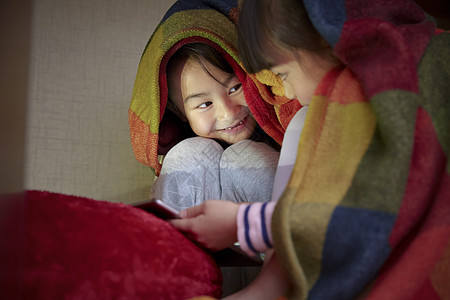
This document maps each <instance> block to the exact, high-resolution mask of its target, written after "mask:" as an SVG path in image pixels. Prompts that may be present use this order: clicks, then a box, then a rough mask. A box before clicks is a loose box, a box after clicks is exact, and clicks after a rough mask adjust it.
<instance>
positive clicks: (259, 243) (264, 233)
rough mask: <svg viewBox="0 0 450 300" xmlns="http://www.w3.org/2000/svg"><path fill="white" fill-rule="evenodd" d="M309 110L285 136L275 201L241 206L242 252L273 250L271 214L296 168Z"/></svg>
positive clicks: (304, 110) (300, 114) (298, 116)
mask: <svg viewBox="0 0 450 300" xmlns="http://www.w3.org/2000/svg"><path fill="white" fill-rule="evenodd" d="M307 111H308V107H306V106H305V107H302V108H301V109H300V110H299V111H298V112H297V113H296V114H295V116H294V117H293V118H292V120H291V122H290V123H289V125H288V128H287V129H286V133H285V135H284V140H283V146H282V148H281V153H280V159H279V161H278V167H277V172H276V175H275V179H274V187H273V193H272V201H271V202H266V203H261V202H258V203H251V204H241V205H240V207H239V210H238V215H237V220H236V222H237V228H238V232H237V236H238V242H239V244H240V247H241V249H242V250H243V251H244V252H246V253H247V254H249V255H250V256H252V255H255V254H258V253H259V252H264V251H265V250H268V249H270V248H272V247H273V239H272V214H273V211H274V209H275V205H276V203H277V202H278V199H279V197H280V196H281V194H282V193H283V191H284V189H285V188H286V185H287V183H288V181H289V177H290V176H291V173H292V169H293V168H294V164H295V158H296V156H297V149H298V143H299V140H300V134H301V132H302V130H303V125H304V123H305V119H306V114H307Z"/></svg>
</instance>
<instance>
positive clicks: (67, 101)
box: [25, 0, 174, 203]
mask: <svg viewBox="0 0 450 300" xmlns="http://www.w3.org/2000/svg"><path fill="white" fill-rule="evenodd" d="M173 2H174V1H167V0H147V1H144V0H78V1H71V0H36V1H34V7H33V18H32V40H31V57H30V77H29V96H28V106H27V107H28V111H27V137H26V144H27V145H26V160H25V187H26V189H38V190H47V191H53V192H59V193H65V194H71V195H78V196H84V197H90V198H94V199H98V200H108V201H114V202H125V203H131V202H135V201H140V200H143V199H145V198H146V197H147V196H148V193H149V189H150V186H151V182H152V180H153V173H152V172H151V170H150V169H149V168H148V167H145V166H143V165H140V164H139V163H138V162H137V161H136V160H135V158H134V155H133V152H132V148H131V144H130V137H129V129H128V106H129V103H130V99H131V93H132V88H133V84H134V79H135V75H136V71H137V66H138V63H139V58H140V55H141V53H142V51H143V49H144V47H145V44H146V43H147V40H148V38H149V37H150V35H151V33H152V32H153V30H154V28H155V27H156V25H157V23H158V22H159V20H160V19H161V17H162V16H163V14H164V13H165V11H166V10H167V9H168V7H169V6H170V5H171V4H172V3H173Z"/></svg>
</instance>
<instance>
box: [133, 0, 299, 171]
mask: <svg viewBox="0 0 450 300" xmlns="http://www.w3.org/2000/svg"><path fill="white" fill-rule="evenodd" d="M237 15H238V14H237V1H236V0H222V1H220V0H207V1H200V0H179V1H177V2H175V4H174V5H173V6H172V7H171V8H170V9H169V10H168V11H167V13H166V14H165V16H164V17H163V19H162V20H161V22H160V24H159V25H158V26H157V27H156V29H155V31H154V32H153V34H152V36H151V37H150V40H149V42H148V44H147V46H146V47H145V49H144V52H143V54H142V57H141V60H140V63H139V68H138V71H137V75H136V80H135V85H134V90H133V95H132V100H131V105H130V109H129V126H130V133H131V143H132V146H133V150H134V154H135V156H136V158H137V160H138V161H140V162H141V163H143V164H145V165H148V166H150V167H152V168H153V169H154V170H155V173H156V175H159V172H160V169H161V165H160V163H159V162H158V154H165V153H167V151H168V150H169V149H170V148H171V147H172V146H173V145H175V144H176V143H178V142H179V141H181V140H182V139H184V138H186V137H187V135H188V132H189V130H188V128H186V127H188V126H189V125H187V124H185V123H182V122H180V120H179V119H178V118H177V117H175V116H174V115H173V114H170V112H168V111H166V110H165V108H166V104H167V78H166V65H167V62H168V60H169V58H170V57H171V55H172V54H173V53H174V52H175V51H176V50H177V49H179V48H180V47H181V46H182V45H184V44H187V43H194V42H201V43H205V44H208V45H210V46H213V47H214V48H215V49H216V50H218V51H219V52H220V53H222V54H223V55H224V57H225V58H226V59H227V61H228V62H229V63H230V65H231V66H232V67H233V69H234V70H235V73H236V75H237V76H238V78H239V80H240V81H241V82H242V84H243V87H244V93H245V97H246V102H247V104H248V106H249V108H250V110H251V112H252V114H253V115H254V117H255V119H256V121H257V122H258V124H259V125H260V126H261V128H262V129H263V130H264V131H265V132H266V133H268V134H269V135H270V136H271V137H272V138H273V139H274V140H275V141H277V142H278V143H280V144H281V141H282V139H283V135H284V131H285V127H286V126H287V123H288V120H289V118H290V116H293V114H294V113H295V112H296V111H297V109H299V105H298V104H297V103H298V102H297V101H295V100H294V101H289V99H287V98H285V97H282V96H275V95H274V94H273V93H272V90H271V89H270V87H269V86H267V85H264V84H262V83H261V82H260V81H259V80H257V79H256V76H254V75H248V74H246V73H245V72H244V71H243V69H242V67H241V63H240V60H239V58H238V54H237V31H236V22H237ZM263 99H264V100H263ZM275 102H276V106H274V105H272V104H273V103H275Z"/></svg>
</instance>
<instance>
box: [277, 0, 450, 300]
mask: <svg viewBox="0 0 450 300" xmlns="http://www.w3.org/2000/svg"><path fill="white" fill-rule="evenodd" d="M304 3H305V6H306V8H307V10H308V14H309V15H310V17H311V20H312V22H313V24H314V26H315V27H316V28H317V29H318V31H319V32H320V33H321V35H322V36H323V37H325V38H326V40H327V41H328V42H329V43H330V44H331V45H332V46H333V48H334V51H335V53H336V54H337V55H338V56H339V58H340V59H341V60H342V61H343V62H345V64H346V65H347V67H345V68H344V67H339V68H336V69H334V70H332V71H331V72H329V73H328V74H327V76H326V77H325V78H324V79H323V80H322V82H321V83H320V85H319V87H318V90H317V92H316V96H315V97H314V98H313V101H312V103H311V105H310V108H309V112H308V116H307V120H306V123H305V127H304V131H303V133H302V136H301V138H300V144H299V148H298V150H299V152H298V157H297V162H296V166H295V168H294V170H293V175H292V177H291V179H290V182H289V184H288V187H287V189H286V191H285V192H284V194H283V196H282V198H281V199H280V201H279V203H278V205H277V207H276V209H275V212H274V217H273V223H272V227H273V232H274V234H273V235H274V239H275V249H276V252H277V253H278V256H279V258H280V259H281V261H282V263H283V265H284V266H285V268H286V270H288V272H289V274H290V277H291V278H292V282H293V283H294V285H295V287H294V289H293V290H292V292H291V294H290V297H291V298H292V299H306V298H307V299H355V298H357V297H361V298H364V299H366V298H367V299H450V288H449V284H448V283H449V282H450V243H449V241H450V239H449V238H450V176H449V173H450V164H449V161H448V156H449V153H450V34H449V33H447V32H442V31H441V30H438V29H436V28H435V24H434V23H433V22H432V20H431V18H430V17H429V16H427V15H426V14H425V13H424V12H423V11H422V10H421V9H420V7H418V6H417V5H416V4H415V3H414V2H413V1H407V0H398V1H388V0H373V1H370V2H364V5H363V2H361V1H358V0H347V1H318V0H304ZM330 16H333V19H331V18H329V17H330Z"/></svg>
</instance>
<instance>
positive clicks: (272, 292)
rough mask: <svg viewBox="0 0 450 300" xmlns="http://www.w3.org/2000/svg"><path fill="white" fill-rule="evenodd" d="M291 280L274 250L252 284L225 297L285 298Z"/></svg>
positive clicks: (237, 299) (233, 298)
mask: <svg viewBox="0 0 450 300" xmlns="http://www.w3.org/2000/svg"><path fill="white" fill-rule="evenodd" d="M289 282H290V281H289V277H288V276H287V274H286V273H285V271H284V269H283V268H282V267H281V264H280V263H279V261H278V259H277V257H276V253H275V252H274V253H273V254H272V255H271V256H270V258H269V260H268V261H266V262H265V264H264V266H263V268H262V270H261V272H260V273H259V274H258V276H257V277H256V279H255V280H254V281H253V282H252V283H250V285H248V286H247V287H245V288H244V289H242V290H240V291H239V292H237V293H235V294H233V295H230V296H228V297H226V298H225V299H226V300H239V299H242V300H244V299H245V300H247V299H261V300H266V299H267V300H269V299H285V298H284V297H283V295H285V294H286V292H287V291H288V288H289Z"/></svg>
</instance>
